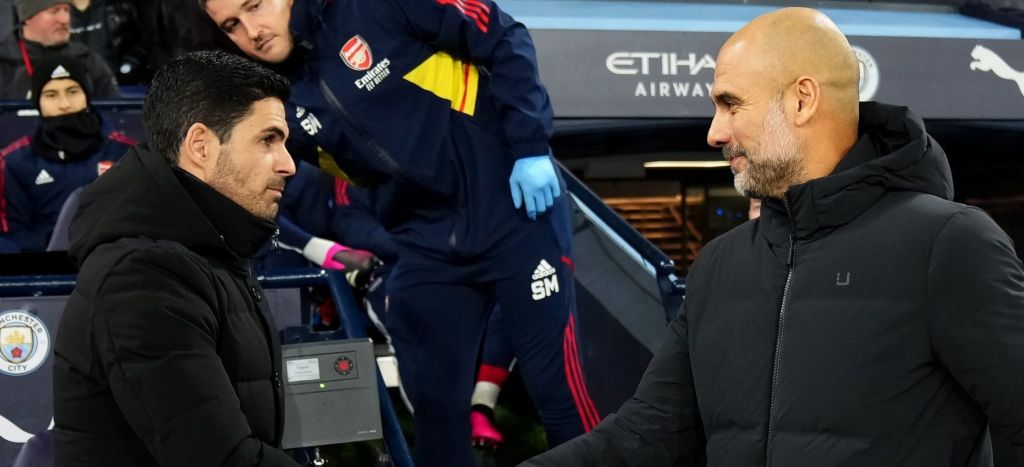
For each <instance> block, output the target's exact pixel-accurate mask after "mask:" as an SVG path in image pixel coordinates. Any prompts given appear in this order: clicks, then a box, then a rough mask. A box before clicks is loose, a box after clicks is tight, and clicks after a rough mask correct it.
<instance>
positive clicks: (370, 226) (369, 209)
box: [331, 185, 398, 264]
mask: <svg viewBox="0 0 1024 467" xmlns="http://www.w3.org/2000/svg"><path fill="white" fill-rule="evenodd" d="M346 194H347V198H348V204H339V205H338V206H336V207H335V208H334V215H333V216H332V219H331V230H332V231H333V232H334V235H335V238H336V239H337V241H338V242H340V243H342V244H344V245H348V246H349V247H351V248H358V249H362V250H368V251H370V252H372V253H373V254H374V255H376V256H377V257H378V258H380V259H381V260H382V261H384V262H385V263H387V264H394V263H395V261H397V260H398V245H397V244H396V243H395V240H394V239H393V238H391V234H389V233H388V232H387V230H384V226H383V225H381V223H380V220H378V218H377V215H376V209H375V207H374V198H373V192H372V191H370V189H367V188H360V187H354V186H351V185H349V186H348V189H347V190H346Z"/></svg>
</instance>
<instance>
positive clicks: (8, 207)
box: [0, 132, 135, 251]
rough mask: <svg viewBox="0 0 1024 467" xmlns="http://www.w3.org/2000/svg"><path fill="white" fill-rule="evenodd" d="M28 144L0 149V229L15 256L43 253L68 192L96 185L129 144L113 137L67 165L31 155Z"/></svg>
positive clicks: (25, 141)
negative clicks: (17, 251) (16, 251)
mask: <svg viewBox="0 0 1024 467" xmlns="http://www.w3.org/2000/svg"><path fill="white" fill-rule="evenodd" d="M31 143H32V139H31V137H30V136H25V137H22V138H20V139H18V140H17V141H14V142H13V143H11V144H10V145H8V146H7V147H6V148H4V149H3V150H0V166H2V169H3V170H2V172H0V173H2V175H0V192H2V194H3V199H2V201H0V228H2V230H3V232H4V238H5V239H7V240H8V241H10V242H12V243H14V244H16V245H18V248H19V249H20V250H21V251H43V250H45V249H46V244H47V243H48V242H49V239H50V236H51V234H52V233H53V227H54V224H55V223H56V222H57V215H58V214H60V209H61V207H63V206H64V201H66V200H67V199H68V196H69V195H71V192H73V191H75V189H77V188H79V187H83V186H85V185H88V184H90V183H92V181H93V180H96V178H97V177H99V176H100V174H102V173H103V172H104V171H106V170H107V169H108V168H110V166H111V165H113V164H114V163H115V162H117V161H118V160H119V159H121V156H123V155H125V153H127V152H128V149H130V148H131V147H132V146H133V145H134V144H135V143H134V141H132V140H131V139H130V138H128V137H127V136H125V135H124V134H122V133H119V132H113V133H110V134H109V135H108V137H107V141H106V144H104V145H103V147H102V148H101V149H100V150H99V151H97V152H96V153H95V154H93V155H91V156H89V157H86V158H83V159H79V160H75V161H70V162H69V161H62V160H59V159H55V158H53V159H51V158H47V157H44V156H42V155H39V154H36V153H34V152H32V144H31Z"/></svg>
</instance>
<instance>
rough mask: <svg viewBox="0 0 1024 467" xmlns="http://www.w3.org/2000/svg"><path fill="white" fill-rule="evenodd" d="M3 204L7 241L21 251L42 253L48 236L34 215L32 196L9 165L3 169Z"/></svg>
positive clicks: (45, 229)
mask: <svg viewBox="0 0 1024 467" xmlns="http://www.w3.org/2000/svg"><path fill="white" fill-rule="evenodd" d="M3 177H4V183H3V187H4V193H3V196H4V204H5V210H6V216H7V226H8V232H7V239H8V240H10V241H11V242H14V243H15V244H16V245H18V248H20V249H21V251H42V250H44V249H46V241H47V239H48V236H49V234H50V232H49V230H48V228H47V226H44V225H40V223H39V220H38V219H36V216H35V215H34V212H35V209H33V206H32V204H33V203H32V195H31V194H30V193H29V191H28V189H27V188H26V187H25V183H24V181H23V180H19V179H18V177H17V174H16V172H15V171H14V170H13V168H12V167H11V166H10V165H6V166H5V167H4V174H3Z"/></svg>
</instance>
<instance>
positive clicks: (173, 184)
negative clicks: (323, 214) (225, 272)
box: [69, 146, 275, 266]
mask: <svg viewBox="0 0 1024 467" xmlns="http://www.w3.org/2000/svg"><path fill="white" fill-rule="evenodd" d="M182 174H184V172H183V171H182ZM186 183H187V182H186V181H185V180H182V179H180V177H179V176H177V175H176V174H175V170H174V169H172V168H171V166H170V165H169V164H168V163H167V161H166V159H164V157H163V156H160V155H158V154H155V153H153V152H152V151H150V150H149V149H148V148H147V147H145V146H141V147H135V148H132V149H131V150H130V151H128V153H127V154H126V155H125V156H124V157H123V158H122V159H121V161H120V162H118V163H117V164H116V165H115V166H114V167H112V168H111V169H110V170H108V171H107V172H106V173H105V174H104V175H103V176H102V177H100V178H99V179H97V180H96V181H95V182H94V183H92V184H91V185H89V186H88V187H86V189H85V190H84V191H83V192H82V197H81V204H80V206H79V208H78V211H77V212H76V213H75V216H74V218H73V219H72V221H71V226H70V228H69V235H70V243H71V245H70V248H69V254H70V256H71V259H72V261H74V262H75V263H76V264H77V265H79V266H81V265H82V263H84V262H85V260H86V258H88V256H89V255H90V254H92V252H93V251H95V250H96V249H97V248H98V247H100V246H101V245H103V244H106V243H112V242H115V241H117V240H119V239H121V238H126V237H135V238H148V239H153V240H167V241H172V242H176V243H179V244H181V245H183V246H184V247H186V248H188V249H189V250H192V251H194V252H196V253H198V254H200V255H203V256H208V257H218V258H220V259H222V260H224V261H225V262H230V263H235V264H242V263H246V262H247V261H248V258H249V257H250V256H252V255H253V254H254V253H255V252H256V251H257V250H258V249H259V247H260V246H261V245H263V244H264V243H266V241H267V240H269V239H270V237H271V235H272V234H273V232H274V229H275V226H274V224H273V223H270V222H267V221H263V220H261V219H258V218H257V217H255V216H253V215H251V214H249V213H248V212H247V211H245V210H244V209H243V208H242V207H241V206H238V205H237V204H234V202H232V201H230V200H229V199H228V198H226V197H224V196H223V195H220V194H219V193H217V192H216V191H215V190H213V188H210V187H208V186H207V185H205V184H204V183H202V182H200V181H198V179H196V181H195V183H192V184H191V186H189V185H186ZM204 190H205V191H204ZM197 199H199V200H203V201H201V202H203V204H204V205H203V206H200V205H199V204H198V203H197V201H196V200H197ZM218 221H222V222H218Z"/></svg>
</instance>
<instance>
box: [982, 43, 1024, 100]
mask: <svg viewBox="0 0 1024 467" xmlns="http://www.w3.org/2000/svg"><path fill="white" fill-rule="evenodd" d="M971 58H973V59H974V61H972V62H971V70H977V71H985V72H992V73H994V74H995V75H996V76H998V77H1000V78H1002V79H1005V80H1009V81H1014V82H1016V83H1017V87H1019V88H1020V94H1021V95H1022V96H1024V71H1017V70H1015V69H1013V68H1011V67H1010V65H1009V64H1007V63H1006V60H1003V58H1002V57H1000V56H999V55H996V53H995V52H993V51H992V50H991V49H989V48H987V47H985V46H982V45H976V46H974V50H972V51H971Z"/></svg>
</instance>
